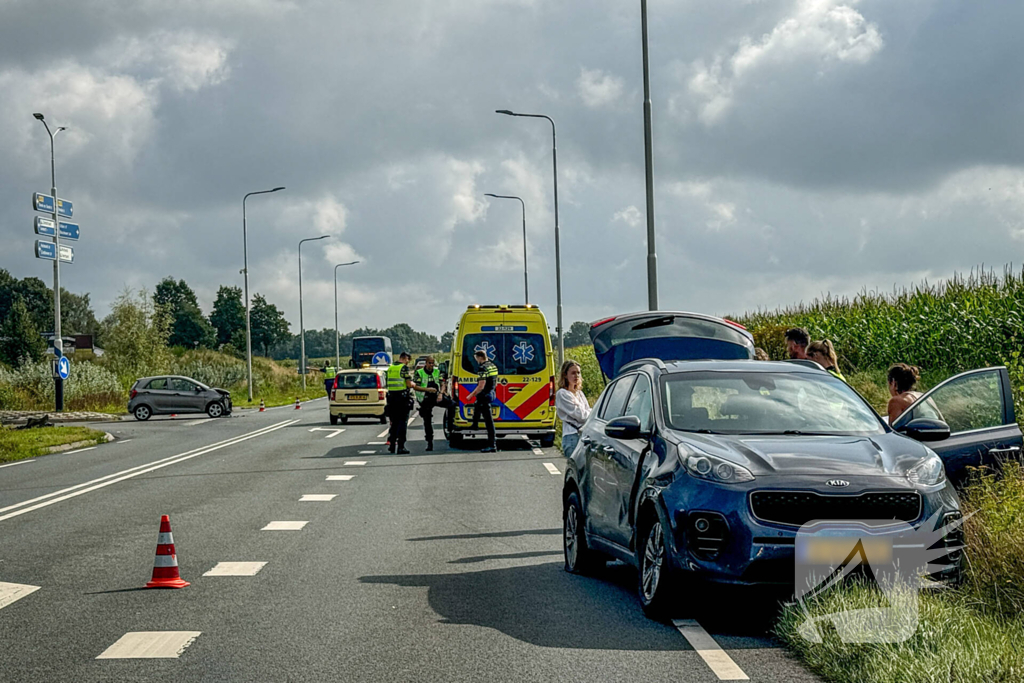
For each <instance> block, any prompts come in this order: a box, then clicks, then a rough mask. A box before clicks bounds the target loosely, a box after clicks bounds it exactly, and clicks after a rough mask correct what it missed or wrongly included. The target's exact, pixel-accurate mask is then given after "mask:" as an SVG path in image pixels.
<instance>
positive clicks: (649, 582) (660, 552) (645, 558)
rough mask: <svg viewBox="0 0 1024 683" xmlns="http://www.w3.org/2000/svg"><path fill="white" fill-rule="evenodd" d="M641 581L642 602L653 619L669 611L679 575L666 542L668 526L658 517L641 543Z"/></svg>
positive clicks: (663, 615)
mask: <svg viewBox="0 0 1024 683" xmlns="http://www.w3.org/2000/svg"><path fill="white" fill-rule="evenodd" d="M639 568H640V572H639V579H640V580H639V585H638V587H637V588H638V590H637V592H638V593H639V595H640V606H641V607H643V609H644V613H645V614H646V615H647V616H649V617H651V618H653V619H662V618H665V617H667V616H668V615H669V611H670V608H671V603H672V595H673V590H674V589H675V587H676V586H675V585H674V584H675V582H676V575H675V572H674V571H673V570H672V563H671V560H670V558H669V549H668V546H667V545H666V543H665V530H664V528H663V527H662V526H661V520H659V519H657V518H655V519H654V521H653V522H652V523H651V524H650V526H648V527H647V533H646V534H644V538H643V544H642V545H641V546H640V562H639Z"/></svg>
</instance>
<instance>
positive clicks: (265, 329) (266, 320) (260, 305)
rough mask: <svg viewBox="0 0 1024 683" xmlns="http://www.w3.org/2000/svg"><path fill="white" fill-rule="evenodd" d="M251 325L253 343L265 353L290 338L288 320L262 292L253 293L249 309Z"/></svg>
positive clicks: (265, 354) (268, 352) (267, 353)
mask: <svg viewBox="0 0 1024 683" xmlns="http://www.w3.org/2000/svg"><path fill="white" fill-rule="evenodd" d="M249 326H250V327H251V328H252V343H253V345H254V346H258V347H261V348H262V349H263V355H264V356H267V355H269V354H270V349H271V348H272V347H274V346H276V345H277V344H279V343H281V342H283V341H285V340H286V339H288V338H289V336H290V335H289V334H288V321H287V320H285V319H284V313H282V312H281V311H280V310H278V308H277V306H275V305H274V304H272V303H268V302H267V300H266V299H265V298H263V295H262V294H253V297H252V304H251V308H250V309H249Z"/></svg>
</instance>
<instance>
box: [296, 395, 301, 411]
mask: <svg viewBox="0 0 1024 683" xmlns="http://www.w3.org/2000/svg"><path fill="white" fill-rule="evenodd" d="M301 409H302V406H300V405H299V397H298V396H296V397H295V410H301Z"/></svg>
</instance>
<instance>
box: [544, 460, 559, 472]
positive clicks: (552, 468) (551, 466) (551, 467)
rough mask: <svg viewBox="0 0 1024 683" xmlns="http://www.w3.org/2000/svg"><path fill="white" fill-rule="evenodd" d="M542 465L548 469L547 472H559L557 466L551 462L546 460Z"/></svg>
mask: <svg viewBox="0 0 1024 683" xmlns="http://www.w3.org/2000/svg"><path fill="white" fill-rule="evenodd" d="M544 467H546V468H547V469H548V473H549V474H561V472H559V471H558V468H557V467H555V465H554V464H553V463H550V462H546V463H544Z"/></svg>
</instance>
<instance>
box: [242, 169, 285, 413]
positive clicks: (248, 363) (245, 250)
mask: <svg viewBox="0 0 1024 683" xmlns="http://www.w3.org/2000/svg"><path fill="white" fill-rule="evenodd" d="M283 189H284V188H283V187H275V188H274V189H273V190H259V191H258V192H250V193H249V194H247V195H245V196H244V197H242V259H243V263H244V264H245V267H244V268H243V270H242V272H243V273H244V274H245V367H246V370H247V372H248V376H249V403H252V328H251V327H250V325H249V242H248V238H247V236H246V231H245V200H246V199H248V198H249V197H250V196H252V195H254V194H270V193H271V192H278V191H280V190H283Z"/></svg>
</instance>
